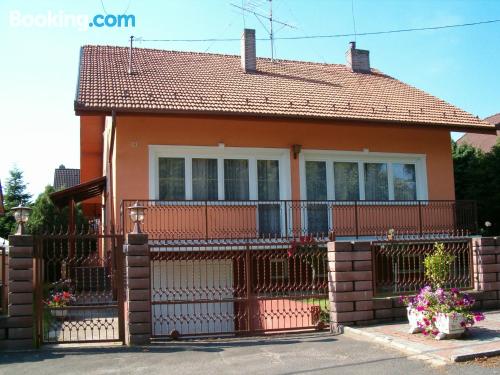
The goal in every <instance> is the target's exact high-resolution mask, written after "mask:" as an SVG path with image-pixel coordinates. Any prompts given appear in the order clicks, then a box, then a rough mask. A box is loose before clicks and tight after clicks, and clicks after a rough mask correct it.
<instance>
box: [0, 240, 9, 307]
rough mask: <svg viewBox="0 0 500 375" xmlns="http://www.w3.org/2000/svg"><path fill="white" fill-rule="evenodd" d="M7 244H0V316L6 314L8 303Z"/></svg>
mask: <svg viewBox="0 0 500 375" xmlns="http://www.w3.org/2000/svg"><path fill="white" fill-rule="evenodd" d="M7 248H8V246H7V244H6V243H2V242H0V253H1V254H0V314H7V302H8V279H9V278H8V275H7V269H8V259H9V257H8V254H7Z"/></svg>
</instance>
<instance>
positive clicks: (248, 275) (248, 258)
mask: <svg viewBox="0 0 500 375" xmlns="http://www.w3.org/2000/svg"><path fill="white" fill-rule="evenodd" d="M245 279H246V292H247V295H246V297H247V314H248V315H247V327H248V332H252V331H253V329H252V328H253V323H252V318H253V316H252V314H253V296H252V289H253V281H252V255H251V254H250V248H249V247H248V246H247V248H246V252H245Z"/></svg>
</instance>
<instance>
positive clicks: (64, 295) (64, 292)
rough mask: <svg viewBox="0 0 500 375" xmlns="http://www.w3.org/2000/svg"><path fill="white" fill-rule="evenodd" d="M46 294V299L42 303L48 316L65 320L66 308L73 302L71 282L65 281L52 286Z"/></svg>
mask: <svg viewBox="0 0 500 375" xmlns="http://www.w3.org/2000/svg"><path fill="white" fill-rule="evenodd" d="M48 294H49V295H48V298H47V299H46V300H45V301H44V302H45V305H46V306H47V307H48V309H49V311H50V314H51V315H52V316H53V317H55V318H65V317H66V315H67V313H68V310H67V309H66V307H67V306H69V305H70V304H71V303H72V302H74V301H75V296H74V293H73V292H72V290H71V282H70V281H69V280H66V281H62V282H59V283H56V284H53V286H52V289H51V290H50V291H49V293H48Z"/></svg>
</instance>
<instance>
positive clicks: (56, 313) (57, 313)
mask: <svg viewBox="0 0 500 375" xmlns="http://www.w3.org/2000/svg"><path fill="white" fill-rule="evenodd" d="M50 314H51V315H52V316H53V317H54V318H56V319H61V320H62V319H64V318H65V317H66V315H68V310H66V309H65V308H53V309H50Z"/></svg>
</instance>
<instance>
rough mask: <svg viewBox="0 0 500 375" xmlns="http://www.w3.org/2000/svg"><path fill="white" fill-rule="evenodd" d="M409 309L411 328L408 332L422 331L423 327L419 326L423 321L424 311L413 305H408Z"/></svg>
mask: <svg viewBox="0 0 500 375" xmlns="http://www.w3.org/2000/svg"><path fill="white" fill-rule="evenodd" d="M406 310H407V311H408V323H409V324H410V328H409V330H408V333H418V332H422V331H423V329H422V328H421V327H420V326H419V322H420V323H421V322H422V321H423V319H424V313H423V312H422V311H418V310H417V309H413V308H411V307H409V306H408V307H407V309H406Z"/></svg>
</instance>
